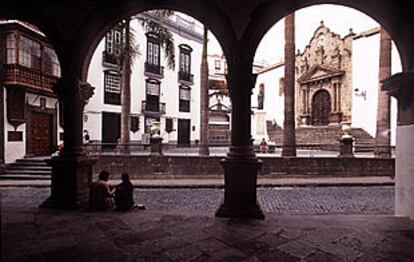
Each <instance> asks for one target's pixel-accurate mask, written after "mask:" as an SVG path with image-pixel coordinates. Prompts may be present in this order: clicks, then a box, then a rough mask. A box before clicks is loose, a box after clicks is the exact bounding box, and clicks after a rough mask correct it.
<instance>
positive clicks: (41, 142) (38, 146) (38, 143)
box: [29, 112, 53, 156]
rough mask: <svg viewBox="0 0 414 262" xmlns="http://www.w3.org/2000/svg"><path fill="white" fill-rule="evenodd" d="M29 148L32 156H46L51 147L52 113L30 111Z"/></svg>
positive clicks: (50, 151)
mask: <svg viewBox="0 0 414 262" xmlns="http://www.w3.org/2000/svg"><path fill="white" fill-rule="evenodd" d="M29 143H30V149H31V152H30V153H31V155H33V156H47V155H50V154H51V153H52V149H53V115H50V114H45V113H39V112H30V138H29Z"/></svg>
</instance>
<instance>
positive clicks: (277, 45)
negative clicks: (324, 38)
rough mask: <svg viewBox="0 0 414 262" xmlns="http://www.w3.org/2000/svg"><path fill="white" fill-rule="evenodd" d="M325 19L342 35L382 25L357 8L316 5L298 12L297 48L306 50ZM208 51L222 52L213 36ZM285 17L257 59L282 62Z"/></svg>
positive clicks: (265, 37)
mask: <svg viewBox="0 0 414 262" xmlns="http://www.w3.org/2000/svg"><path fill="white" fill-rule="evenodd" d="M321 20H323V22H324V24H325V26H326V27H328V28H330V30H331V31H332V32H334V33H336V34H339V35H340V36H341V37H344V36H345V35H347V34H348V33H349V29H350V28H352V29H353V32H354V33H359V32H362V31H365V30H368V29H371V28H373V27H377V26H379V24H378V23H377V22H376V21H375V20H373V19H372V18H370V17H369V16H367V15H365V14H364V13H362V12H359V11H357V10H356V9H352V8H348V7H344V6H339V5H314V6H311V7H307V8H303V9H300V10H298V11H296V13H295V44H296V49H300V50H301V52H303V50H304V48H305V47H306V45H307V44H308V43H309V40H310V39H311V37H312V36H313V33H314V32H315V30H316V28H317V27H318V26H319V25H320V23H321ZM208 48H209V53H210V54H222V50H221V48H220V45H219V44H218V42H217V40H216V39H215V38H214V37H209V46H208ZM283 49H284V20H283V19H282V20H280V21H279V22H277V23H276V24H275V25H274V26H273V27H272V28H271V29H270V30H269V31H268V32H267V33H266V35H265V36H264V38H263V39H262V41H261V42H260V44H259V47H258V48H257V50H256V56H255V61H265V62H267V63H268V64H273V63H276V62H279V61H280V60H281V59H282V58H283Z"/></svg>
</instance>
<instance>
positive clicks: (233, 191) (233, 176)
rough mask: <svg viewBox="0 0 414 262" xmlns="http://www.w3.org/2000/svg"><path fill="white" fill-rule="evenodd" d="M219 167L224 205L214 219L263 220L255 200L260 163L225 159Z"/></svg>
mask: <svg viewBox="0 0 414 262" xmlns="http://www.w3.org/2000/svg"><path fill="white" fill-rule="evenodd" d="M221 165H222V166H223V168H224V203H222V204H221V206H220V208H219V209H218V210H217V212H216V217H225V218H249V219H264V218H265V216H264V214H263V212H262V210H261V208H260V204H259V203H258V202H257V198H256V187H257V171H258V169H260V168H261V166H262V161H261V160H259V159H256V158H247V159H232V158H230V157H227V158H226V159H223V160H222V161H221Z"/></svg>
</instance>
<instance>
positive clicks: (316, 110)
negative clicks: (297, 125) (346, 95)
mask: <svg viewBox="0 0 414 262" xmlns="http://www.w3.org/2000/svg"><path fill="white" fill-rule="evenodd" d="M330 113H331V96H330V95H329V93H328V91H326V90H320V91H318V92H316V93H315V94H314V95H313V99H312V124H313V125H315V126H323V125H328V124H329V114H330Z"/></svg>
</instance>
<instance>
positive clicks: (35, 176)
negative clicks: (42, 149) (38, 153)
mask: <svg viewBox="0 0 414 262" xmlns="http://www.w3.org/2000/svg"><path fill="white" fill-rule="evenodd" d="M45 159H46V158H23V159H18V160H17V161H16V162H15V163H12V164H10V165H7V166H6V168H5V170H4V172H3V174H1V175H0V179H21V180H49V179H51V174H52V168H51V167H50V166H48V165H47V164H46V162H45Z"/></svg>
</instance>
